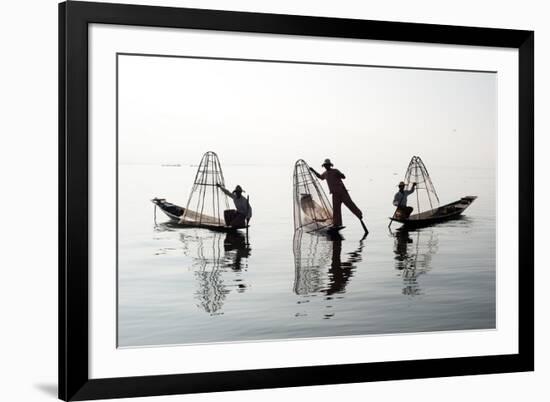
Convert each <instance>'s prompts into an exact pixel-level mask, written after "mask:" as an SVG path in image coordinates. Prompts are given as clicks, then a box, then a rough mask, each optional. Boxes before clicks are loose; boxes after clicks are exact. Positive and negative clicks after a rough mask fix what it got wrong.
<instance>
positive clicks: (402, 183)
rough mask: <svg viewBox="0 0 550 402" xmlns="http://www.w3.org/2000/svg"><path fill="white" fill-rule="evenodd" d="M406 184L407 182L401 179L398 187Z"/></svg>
mask: <svg viewBox="0 0 550 402" xmlns="http://www.w3.org/2000/svg"><path fill="white" fill-rule="evenodd" d="M404 185H405V182H404V181H400V182H399V184H398V185H397V187H401V186H404Z"/></svg>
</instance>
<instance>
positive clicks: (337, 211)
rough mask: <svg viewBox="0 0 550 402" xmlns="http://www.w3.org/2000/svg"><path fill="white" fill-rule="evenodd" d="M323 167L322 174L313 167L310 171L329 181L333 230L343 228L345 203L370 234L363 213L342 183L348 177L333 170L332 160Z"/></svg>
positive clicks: (326, 161)
mask: <svg viewBox="0 0 550 402" xmlns="http://www.w3.org/2000/svg"><path fill="white" fill-rule="evenodd" d="M321 166H322V167H324V168H325V171H324V172H323V173H321V174H319V173H317V171H315V169H313V168H312V167H310V168H309V169H310V170H311V171H312V172H313V173H314V174H315V176H317V177H318V178H319V179H321V180H326V181H327V184H328V188H329V191H330V193H331V194H332V208H333V218H332V223H333V228H334V229H338V228H340V227H341V226H342V203H343V204H344V205H345V206H346V207H348V209H349V210H350V211H351V212H353V214H354V215H355V216H357V217H358V218H359V220H360V222H361V225H362V226H363V229H364V230H365V233H369V231H368V230H367V227H366V226H365V223H364V222H363V213H362V212H361V210H360V209H359V208H358V207H357V205H355V203H354V202H353V201H352V199H351V197H350V196H349V193H348V190H347V189H346V186H344V183H343V182H342V179H345V178H346V176H344V174H343V173H342V172H340V171H339V170H338V169H333V166H334V165H333V164H332V162H331V161H330V159H325V161H324V162H323V164H322V165H321Z"/></svg>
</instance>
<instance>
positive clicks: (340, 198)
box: [332, 190, 363, 226]
mask: <svg viewBox="0 0 550 402" xmlns="http://www.w3.org/2000/svg"><path fill="white" fill-rule="evenodd" d="M342 204H344V205H345V206H346V207H348V209H349V210H350V211H351V212H352V213H353V214H354V215H355V216H356V217H358V218H359V219H363V213H362V212H361V210H360V209H359V208H358V207H357V205H355V203H354V202H353V201H352V199H351V197H350V196H349V193H348V192H347V191H346V190H343V191H339V192H337V193H333V194H332V209H333V214H332V224H333V225H334V226H342Z"/></svg>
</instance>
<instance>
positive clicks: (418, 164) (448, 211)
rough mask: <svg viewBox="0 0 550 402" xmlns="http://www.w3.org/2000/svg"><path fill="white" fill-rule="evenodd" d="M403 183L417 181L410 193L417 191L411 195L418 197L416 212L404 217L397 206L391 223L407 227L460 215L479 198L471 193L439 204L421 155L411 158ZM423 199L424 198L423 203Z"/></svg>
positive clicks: (425, 224)
mask: <svg viewBox="0 0 550 402" xmlns="http://www.w3.org/2000/svg"><path fill="white" fill-rule="evenodd" d="M403 183H404V184H405V185H406V186H407V187H408V186H409V185H411V184H412V183H416V186H415V191H414V192H412V193H410V194H414V193H416V194H415V195H416V196H414V195H410V197H414V198H416V205H415V209H414V211H415V213H414V214H412V215H410V216H408V217H404V216H402V215H400V210H399V208H397V209H396V210H395V213H394V215H393V216H392V217H390V225H391V223H392V222H399V223H402V224H403V225H404V226H405V227H408V228H415V227H421V226H428V225H432V224H435V223H439V222H444V221H447V220H450V219H454V218H457V217H458V216H460V214H462V213H463V212H464V211H465V210H466V208H468V207H469V206H470V204H471V203H472V202H474V200H475V199H476V198H477V197H476V196H472V195H469V196H465V197H462V198H461V199H460V200H458V201H454V202H451V203H450V204H446V205H442V206H439V197H438V195H437V192H436V191H435V186H434V185H433V183H432V179H431V178H430V175H429V173H428V169H426V166H425V165H424V162H422V159H420V157H419V156H413V157H412V158H411V161H410V162H409V166H408V167H407V170H406V172H405V177H404V180H403ZM411 188H412V187H411ZM408 191H411V190H408ZM421 199H423V200H424V202H423V203H421ZM422 204H423V205H422ZM388 226H389V225H388Z"/></svg>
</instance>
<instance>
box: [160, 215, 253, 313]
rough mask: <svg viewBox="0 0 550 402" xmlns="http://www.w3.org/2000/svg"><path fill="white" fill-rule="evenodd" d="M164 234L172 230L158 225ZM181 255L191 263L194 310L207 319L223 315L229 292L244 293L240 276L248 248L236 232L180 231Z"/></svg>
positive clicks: (166, 226)
mask: <svg viewBox="0 0 550 402" xmlns="http://www.w3.org/2000/svg"><path fill="white" fill-rule="evenodd" d="M159 226H163V227H164V229H165V230H174V228H173V227H172V226H171V225H170V224H166V223H165V224H161V225H159ZM178 231H179V232H180V241H181V243H182V244H183V253H184V255H186V256H187V257H190V258H191V259H192V263H191V268H190V269H191V270H193V273H194V276H195V279H196V282H197V290H196V291H195V299H196V300H197V301H198V304H197V306H198V307H199V308H201V309H202V310H204V311H206V312H207V313H209V314H210V315H219V314H223V311H222V308H223V305H224V303H225V301H226V297H227V295H228V294H229V293H231V292H232V291H235V292H238V293H243V292H245V291H246V289H247V285H246V283H245V281H244V277H243V273H244V272H246V271H247V269H248V258H249V257H250V254H251V248H250V245H249V244H247V242H246V238H245V236H244V235H243V234H242V233H241V232H239V231H235V232H216V231H210V230H203V229H183V230H182V229H181V228H179V229H178Z"/></svg>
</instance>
